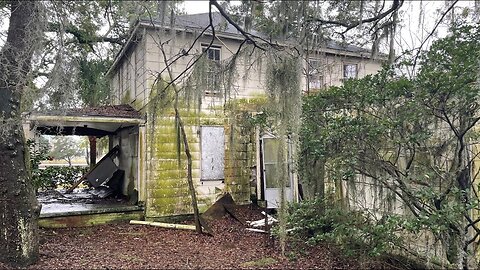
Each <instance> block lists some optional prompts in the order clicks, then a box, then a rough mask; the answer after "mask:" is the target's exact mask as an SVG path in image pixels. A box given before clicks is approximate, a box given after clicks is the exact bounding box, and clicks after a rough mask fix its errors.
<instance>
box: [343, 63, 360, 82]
mask: <svg viewBox="0 0 480 270" xmlns="http://www.w3.org/2000/svg"><path fill="white" fill-rule="evenodd" d="M357 76H358V66H357V64H345V65H343V79H345V80H347V79H356V78H357Z"/></svg>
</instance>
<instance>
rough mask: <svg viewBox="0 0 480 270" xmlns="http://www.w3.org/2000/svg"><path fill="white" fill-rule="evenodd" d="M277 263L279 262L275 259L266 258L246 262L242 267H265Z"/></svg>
mask: <svg viewBox="0 0 480 270" xmlns="http://www.w3.org/2000/svg"><path fill="white" fill-rule="evenodd" d="M275 263H277V260H275V259H274V258H270V257H266V258H261V259H259V260H255V261H249V262H244V263H242V264H241V265H240V267H264V266H267V265H271V264H275Z"/></svg>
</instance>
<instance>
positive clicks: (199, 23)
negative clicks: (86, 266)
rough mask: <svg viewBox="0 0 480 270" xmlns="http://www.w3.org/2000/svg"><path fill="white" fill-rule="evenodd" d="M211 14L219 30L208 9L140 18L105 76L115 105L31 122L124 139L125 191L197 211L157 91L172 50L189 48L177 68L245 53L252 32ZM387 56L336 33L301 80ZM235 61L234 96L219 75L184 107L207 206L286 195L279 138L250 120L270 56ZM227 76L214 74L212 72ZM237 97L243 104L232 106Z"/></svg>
mask: <svg viewBox="0 0 480 270" xmlns="http://www.w3.org/2000/svg"><path fill="white" fill-rule="evenodd" d="M212 15H213V24H214V25H215V37H214V38H212V32H211V30H210V29H206V30H205V31H204V29H205V27H206V26H207V25H208V23H209V14H208V13H205V14H196V15H182V16H177V17H176V18H175V20H174V22H173V24H170V23H168V24H160V23H157V22H155V21H150V20H147V21H145V20H143V21H142V20H141V21H138V22H137V23H136V25H135V26H134V28H133V30H132V31H131V35H130V37H129V38H128V41H127V43H126V44H125V45H124V46H123V48H122V49H121V51H120V52H119V53H118V54H117V56H116V58H115V60H114V63H113V65H112V66H111V68H110V69H109V71H108V73H107V75H106V76H108V78H109V80H110V85H111V103H112V106H110V108H111V111H109V112H104V111H102V110H101V109H98V108H97V110H92V111H93V112H95V114H91V112H92V111H83V112H84V114H78V113H77V114H71V115H63V116H62V117H61V118H58V117H55V116H51V115H31V116H30V118H29V119H28V121H29V123H28V124H29V125H28V126H27V127H26V129H28V130H30V131H32V132H39V133H47V134H48V132H47V131H48V130H51V129H52V128H53V127H56V126H60V125H61V126H62V131H63V132H64V133H65V132H70V133H71V132H76V134H79V135H93V136H97V137H101V136H109V138H110V144H109V145H110V148H113V147H115V146H117V145H118V146H119V149H120V151H119V154H118V157H117V158H116V159H115V162H116V165H117V166H118V167H120V168H122V170H124V171H125V173H124V178H125V179H124V181H123V187H122V192H123V193H124V194H125V195H127V196H129V197H133V198H135V200H136V201H137V205H138V206H142V207H143V210H144V212H143V214H144V216H145V218H147V219H155V218H162V217H165V216H176V215H184V214H189V213H191V212H192V211H191V204H190V195H189V192H188V185H187V180H186V177H187V170H186V157H185V154H184V153H183V151H182V150H179V146H178V140H177V128H176V123H175V117H174V113H173V109H172V106H165V107H161V106H157V107H156V106H152V104H153V103H162V104H165V103H168V102H152V100H153V99H155V95H157V94H158V93H156V91H154V90H155V89H156V87H157V86H156V85H158V83H159V80H161V78H169V74H168V70H167V68H166V66H165V61H164V57H165V58H167V59H172V58H173V57H175V56H177V55H182V57H178V60H177V61H175V62H173V64H171V65H170V67H171V69H172V73H173V75H174V77H175V76H178V75H179V74H181V73H182V72H183V71H184V70H186V69H187V66H188V65H189V64H190V63H191V61H192V59H193V57H194V56H195V55H199V54H201V53H202V52H205V55H206V57H207V58H208V60H210V61H213V62H222V61H224V60H228V59H231V58H232V56H233V55H234V54H235V52H237V50H238V48H239V46H240V44H241V43H242V41H244V37H243V36H242V35H241V34H240V33H239V32H238V31H237V30H236V29H235V28H234V27H233V26H231V25H230V24H228V23H227V22H226V21H225V20H224V19H223V18H222V16H221V15H220V14H219V13H213V14H212ZM197 37H198V38H197ZM248 46H250V47H252V46H251V45H248ZM190 48H191V49H190ZM164 53H165V54H166V55H164ZM240 57H243V56H240ZM381 64H382V59H373V58H372V57H371V53H370V52H369V51H367V50H365V49H362V48H359V47H356V46H351V45H342V44H339V43H336V42H333V41H329V42H326V43H325V44H324V45H323V46H321V47H319V48H317V49H316V50H314V53H311V54H310V56H309V57H308V58H307V60H306V61H304V67H305V68H304V71H303V75H304V76H303V78H302V87H303V90H305V91H312V90H318V89H321V88H323V87H326V86H330V85H340V84H342V82H343V80H344V79H348V78H357V77H363V76H366V75H368V74H373V73H376V72H377V71H378V70H379V69H380V68H381ZM236 65H237V67H236V76H235V80H232V81H229V83H231V84H233V85H231V88H232V89H234V90H232V91H231V93H230V94H229V95H225V94H222V91H223V90H222V89H221V88H222V87H223V86H221V84H220V83H218V84H217V83H215V82H214V83H212V84H210V85H213V86H214V87H213V88H212V87H205V89H200V90H201V91H202V94H201V96H200V97H199V98H200V99H201V105H200V107H199V110H197V109H195V108H187V107H188V106H187V105H185V104H183V106H184V108H182V110H181V115H182V119H183V122H184V123H185V126H186V133H187V136H188V140H189V144H190V150H191V152H192V158H193V179H194V182H195V183H196V191H197V194H198V195H197V196H198V200H199V208H200V211H205V210H206V209H207V208H208V207H209V206H210V205H211V204H212V203H213V202H215V200H216V199H217V198H218V196H219V195H221V194H223V193H225V192H229V193H230V194H232V196H233V198H234V200H235V201H236V202H237V203H247V202H250V201H251V200H252V198H256V199H257V200H258V201H264V202H265V203H266V205H267V206H268V207H272V208H273V207H276V206H277V202H278V200H279V193H280V192H279V190H280V189H279V187H278V186H276V184H275V181H273V180H272V179H271V178H272V177H271V176H270V177H269V174H270V172H272V170H275V169H276V159H275V158H274V156H275V155H272V153H275V152H276V150H275V147H277V144H276V143H275V137H274V136H273V135H272V134H271V133H269V132H267V131H264V130H261V129H259V128H257V127H255V126H252V125H251V124H249V123H247V121H245V118H248V117H249V116H252V115H255V114H259V113H261V110H262V106H264V105H265V103H266V92H265V67H264V66H265V63H260V64H258V65H251V64H249V63H248V61H247V60H246V59H241V61H237V62H236ZM247 66H248V68H247ZM262 66H263V67H262ZM192 70H193V69H192ZM192 72H194V71H192ZM159 78H160V79H159ZM219 78H220V77H219V76H215V74H213V75H212V74H210V75H209V80H211V81H212V80H213V81H214V80H217V79H219ZM167 81H168V79H167ZM181 83H182V81H181V80H179V81H178V82H177V84H178V85H181ZM197 87H201V86H197ZM215 87H218V88H215ZM167 98H168V96H167V97H165V99H167ZM157 100H158V99H157ZM229 102H230V103H235V106H226V105H225V104H226V103H229ZM132 108H133V109H132ZM60 122H61V123H60ZM32 129H35V130H32ZM56 132H59V131H58V130H57V131H56ZM291 171H292V170H291ZM289 179H290V183H289V184H288V185H287V188H286V198H287V199H288V200H290V201H295V200H297V198H298V192H299V191H298V183H297V182H298V179H297V177H296V175H295V173H294V172H293V171H292V172H291V175H290V177H289Z"/></svg>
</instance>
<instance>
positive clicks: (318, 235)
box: [288, 198, 402, 257]
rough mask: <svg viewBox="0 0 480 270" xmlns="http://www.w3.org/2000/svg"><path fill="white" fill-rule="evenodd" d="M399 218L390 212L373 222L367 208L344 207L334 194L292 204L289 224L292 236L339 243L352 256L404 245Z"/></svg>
mask: <svg viewBox="0 0 480 270" xmlns="http://www.w3.org/2000/svg"><path fill="white" fill-rule="evenodd" d="M398 221H399V219H398V217H395V216H388V217H386V218H385V219H382V220H381V221H380V222H377V223H376V222H373V220H372V217H371V216H370V215H369V213H368V212H364V211H361V210H355V211H345V209H343V208H342V206H341V205H339V204H337V203H334V202H333V200H332V198H328V199H325V200H321V199H316V200H308V201H304V202H301V203H297V204H293V205H291V206H290V208H289V216H288V227H289V228H293V230H292V236H293V237H294V238H296V239H297V240H301V242H305V243H307V244H308V245H315V244H318V243H320V242H330V243H335V244H337V245H338V246H339V247H340V248H341V249H342V250H343V251H345V254H347V255H351V256H372V257H376V256H380V255H384V254H385V253H388V252H392V251H393V248H394V247H395V246H396V245H401V242H402V238H401V237H400V236H398V235H397V234H395V232H397V231H398V230H399V228H400V226H399V222H398Z"/></svg>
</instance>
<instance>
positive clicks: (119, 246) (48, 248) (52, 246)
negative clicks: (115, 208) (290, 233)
mask: <svg viewBox="0 0 480 270" xmlns="http://www.w3.org/2000/svg"><path fill="white" fill-rule="evenodd" d="M252 210H255V211H252ZM256 210H258V209H252V206H245V207H244V208H243V209H240V210H239V211H237V214H238V216H240V217H241V220H242V219H244V220H248V219H250V220H251V219H252V218H256V217H258V216H259V213H258V211H256ZM244 220H242V221H244ZM210 225H211V228H212V230H213V232H214V235H213V236H208V235H199V234H197V233H195V232H194V231H186V230H175V229H164V228H159V227H153V226H145V225H130V224H125V223H123V224H111V225H103V226H95V227H84V228H67V229H43V230H42V231H41V244H40V258H39V261H38V262H37V263H36V264H35V265H32V266H31V267H30V269H38V268H41V269H46V268H49V269H58V268H61V269H65V268H68V269H92V268H94V269H111V268H115V269H117V268H123V269H146V268H155V269H225V268H234V269H240V268H250V269H259V268H267V269H291V268H295V269H307V268H308V269H311V268H324V269H358V268H371V267H372V266H374V267H375V266H377V267H378V266H382V265H379V264H375V263H373V264H371V262H368V263H367V264H365V262H359V261H357V259H356V258H351V257H350V258H347V257H344V256H342V255H341V252H340V251H338V250H337V249H336V248H335V247H333V246H329V245H326V244H324V245H319V246H317V247H315V248H307V249H304V251H303V252H301V253H299V254H302V255H295V256H293V255H292V254H293V253H291V252H288V253H287V255H288V254H290V255H288V256H285V257H282V256H280V254H279V250H278V243H277V242H275V241H274V240H272V239H270V238H269V237H267V235H266V234H262V233H257V232H249V231H246V230H245V226H244V225H243V224H242V222H239V221H238V220H236V219H234V218H232V217H231V216H228V215H226V216H224V217H222V218H220V219H217V220H215V221H213V222H211V223H210ZM4 267H5V266H4V265H1V264H0V268H4Z"/></svg>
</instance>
